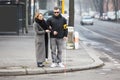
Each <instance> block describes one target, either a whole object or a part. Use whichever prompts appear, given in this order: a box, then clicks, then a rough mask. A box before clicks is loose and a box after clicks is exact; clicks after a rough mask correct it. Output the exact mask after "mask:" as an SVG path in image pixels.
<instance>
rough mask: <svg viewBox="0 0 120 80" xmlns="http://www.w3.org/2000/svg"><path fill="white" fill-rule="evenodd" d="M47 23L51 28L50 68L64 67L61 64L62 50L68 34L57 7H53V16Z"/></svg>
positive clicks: (64, 21)
mask: <svg viewBox="0 0 120 80" xmlns="http://www.w3.org/2000/svg"><path fill="white" fill-rule="evenodd" d="M47 23H48V25H49V27H50V28H51V33H50V44H51V56H52V64H51V67H56V66H60V67H65V66H64V65H63V63H62V48H63V43H64V40H66V39H67V34H68V29H67V20H66V19H65V18H64V17H63V16H62V15H61V14H60V9H59V8H58V7H55V8H54V15H53V16H52V17H50V18H49V19H48V20H47ZM56 49H57V50H56ZM56 51H57V52H56Z"/></svg>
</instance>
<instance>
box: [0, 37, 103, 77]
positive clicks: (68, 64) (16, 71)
mask: <svg viewBox="0 0 120 80" xmlns="http://www.w3.org/2000/svg"><path fill="white" fill-rule="evenodd" d="M96 53H97V51H95V50H93V49H91V48H89V47H87V46H85V45H84V44H83V43H82V42H80V48H79V49H76V50H72V49H71V50H68V49H67V50H66V49H65V50H63V63H64V64H65V68H60V67H55V68H51V67H50V64H51V54H50V52H49V59H48V61H47V62H45V63H44V64H45V67H43V68H38V67H37V66H36V57H35V56H36V55H35V46H34V36H15V35H12V36H10V35H9V36H0V76H14V75H31V74H50V73H65V72H73V71H80V70H87V69H92V68H96V67H100V66H102V65H103V64H104V63H103V62H102V61H101V60H100V59H99V56H98V55H96Z"/></svg>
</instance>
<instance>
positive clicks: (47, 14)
mask: <svg viewBox="0 0 120 80" xmlns="http://www.w3.org/2000/svg"><path fill="white" fill-rule="evenodd" d="M53 14H54V12H53V10H48V11H46V12H45V13H44V14H43V16H44V18H45V20H47V19H48V18H50V17H52V15H53Z"/></svg>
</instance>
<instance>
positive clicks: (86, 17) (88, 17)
mask: <svg viewBox="0 0 120 80" xmlns="http://www.w3.org/2000/svg"><path fill="white" fill-rule="evenodd" d="M83 19H91V16H83Z"/></svg>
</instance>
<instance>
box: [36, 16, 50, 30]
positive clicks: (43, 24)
mask: <svg viewBox="0 0 120 80" xmlns="http://www.w3.org/2000/svg"><path fill="white" fill-rule="evenodd" d="M35 21H36V22H37V23H38V24H39V25H40V26H41V27H42V28H43V29H44V30H46V29H48V25H47V23H46V22H45V20H44V19H43V20H39V19H37V18H35Z"/></svg>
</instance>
